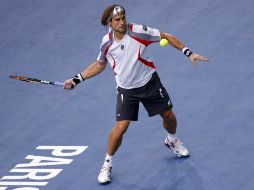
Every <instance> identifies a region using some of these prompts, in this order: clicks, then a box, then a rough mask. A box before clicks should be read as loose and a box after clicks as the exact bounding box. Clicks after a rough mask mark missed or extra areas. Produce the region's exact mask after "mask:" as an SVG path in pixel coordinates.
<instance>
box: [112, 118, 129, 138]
mask: <svg viewBox="0 0 254 190" xmlns="http://www.w3.org/2000/svg"><path fill="white" fill-rule="evenodd" d="M128 127H129V122H124V121H122V122H117V123H116V126H115V130H116V132H117V133H118V134H119V135H123V134H124V133H125V132H126V131H127V129H128Z"/></svg>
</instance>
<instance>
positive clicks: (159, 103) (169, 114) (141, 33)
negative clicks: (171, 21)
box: [64, 5, 208, 184]
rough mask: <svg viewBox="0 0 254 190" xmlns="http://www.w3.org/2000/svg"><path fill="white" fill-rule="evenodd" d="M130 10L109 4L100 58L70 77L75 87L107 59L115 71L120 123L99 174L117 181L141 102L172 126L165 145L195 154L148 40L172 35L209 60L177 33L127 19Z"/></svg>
mask: <svg viewBox="0 0 254 190" xmlns="http://www.w3.org/2000/svg"><path fill="white" fill-rule="evenodd" d="M125 16H126V15H125V9H124V8H123V7H122V6H120V5H112V6H110V7H108V8H107V9H105V11H104V13H103V15H102V19H101V23H102V25H104V26H108V27H109V32H108V34H106V35H105V36H104V37H103V39H102V43H101V46H100V52H99V55H98V58H97V61H96V62H94V63H92V64H90V65H89V66H88V67H87V68H86V69H85V70H84V71H83V72H81V73H79V74H77V75H76V76H74V77H73V78H71V79H69V80H67V81H65V83H64V88H65V89H67V90H71V89H73V88H74V87H76V85H77V84H78V83H80V82H81V81H84V80H86V79H88V78H91V77H94V76H96V75H98V74H99V73H101V72H102V71H103V70H104V69H105V67H106V65H107V62H108V63H109V64H110V66H111V67H112V69H113V72H114V74H115V79H116V83H117V91H118V93H117V104H116V124H115V126H114V128H113V129H112V130H111V132H110V133H109V137H108V150H107V154H106V157H105V162H104V164H103V166H102V168H101V170H100V173H99V176H98V182H99V183H100V184H108V183H110V182H111V170H112V159H113V156H114V154H115V153H116V151H117V149H118V148H119V147H120V145H121V143H122V139H123V135H124V133H125V132H126V131H127V129H128V127H129V124H130V121H137V120H138V110H139V102H141V103H142V104H143V105H144V107H145V109H146V111H147V112H148V115H149V116H155V115H158V114H159V115H160V116H161V118H162V120H163V127H164V128H165V129H166V131H167V132H168V135H167V137H166V139H165V142H164V143H165V145H166V146H167V147H169V148H170V149H172V150H173V151H174V153H175V154H176V155H177V156H178V157H188V156H189V155H190V154H189V151H188V150H187V149H186V148H185V147H184V146H183V144H182V142H181V141H180V140H179V138H177V137H176V127H177V121H176V116H175V114H174V112H173V111H172V107H173V105H172V102H171V100H170V97H169V95H168V93H167V91H166V89H165V88H164V87H163V85H162V83H161V81H160V78H159V76H158V74H157V72H156V67H155V64H154V63H153V62H152V60H151V58H150V56H149V54H148V52H147V47H148V45H150V44H152V43H154V42H159V41H160V40H161V39H167V40H168V42H169V44H170V45H171V46H173V47H174V48H176V49H178V50H180V51H182V52H183V53H184V54H185V55H186V56H187V57H188V58H189V59H190V61H191V62H192V63H193V64H196V61H197V60H201V61H208V59H207V58H205V57H203V56H200V55H198V54H196V53H192V52H191V51H190V50H189V49H188V48H187V47H185V46H184V44H183V43H182V42H180V41H179V40H178V39H177V38H176V37H175V36H173V35H171V34H168V33H164V32H160V31H159V30H158V29H154V28H150V27H148V26H145V25H138V24H131V23H127V21H126V17H125Z"/></svg>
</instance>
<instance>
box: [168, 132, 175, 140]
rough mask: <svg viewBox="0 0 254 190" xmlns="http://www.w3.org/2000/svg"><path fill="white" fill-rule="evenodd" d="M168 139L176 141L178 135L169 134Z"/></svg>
mask: <svg viewBox="0 0 254 190" xmlns="http://www.w3.org/2000/svg"><path fill="white" fill-rule="evenodd" d="M168 138H169V140H172V141H173V140H175V139H176V133H175V134H170V133H168Z"/></svg>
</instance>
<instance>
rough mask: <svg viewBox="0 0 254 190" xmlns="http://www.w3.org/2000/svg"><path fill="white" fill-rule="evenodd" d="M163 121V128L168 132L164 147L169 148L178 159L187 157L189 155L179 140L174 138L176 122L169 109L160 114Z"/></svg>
mask: <svg viewBox="0 0 254 190" xmlns="http://www.w3.org/2000/svg"><path fill="white" fill-rule="evenodd" d="M160 116H161V117H162V119H163V127H164V128H165V129H166V131H167V132H168V135H167V137H166V139H165V145H166V146H167V147H168V148H171V149H172V150H173V151H174V152H175V154H176V155H177V156H178V157H189V156H190V153H189V151H188V150H187V148H186V147H184V146H183V143H182V142H181V141H180V139H179V138H177V137H176V128H177V120H176V116H175V114H174V112H173V111H172V110H171V109H170V110H167V111H165V112H163V113H161V114H160Z"/></svg>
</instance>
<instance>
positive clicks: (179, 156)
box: [164, 143, 190, 158]
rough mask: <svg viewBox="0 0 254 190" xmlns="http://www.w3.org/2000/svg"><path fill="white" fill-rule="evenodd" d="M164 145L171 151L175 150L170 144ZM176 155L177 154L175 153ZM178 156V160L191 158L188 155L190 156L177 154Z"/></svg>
mask: <svg viewBox="0 0 254 190" xmlns="http://www.w3.org/2000/svg"><path fill="white" fill-rule="evenodd" d="M164 144H165V146H166V147H168V148H169V149H171V150H173V149H172V148H171V147H170V146H169V145H168V144H166V143H164ZM173 152H174V153H175V151H174V150H173ZM175 154H176V153H175ZM176 156H177V157H178V158H188V157H190V155H189V154H188V155H179V154H176Z"/></svg>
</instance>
